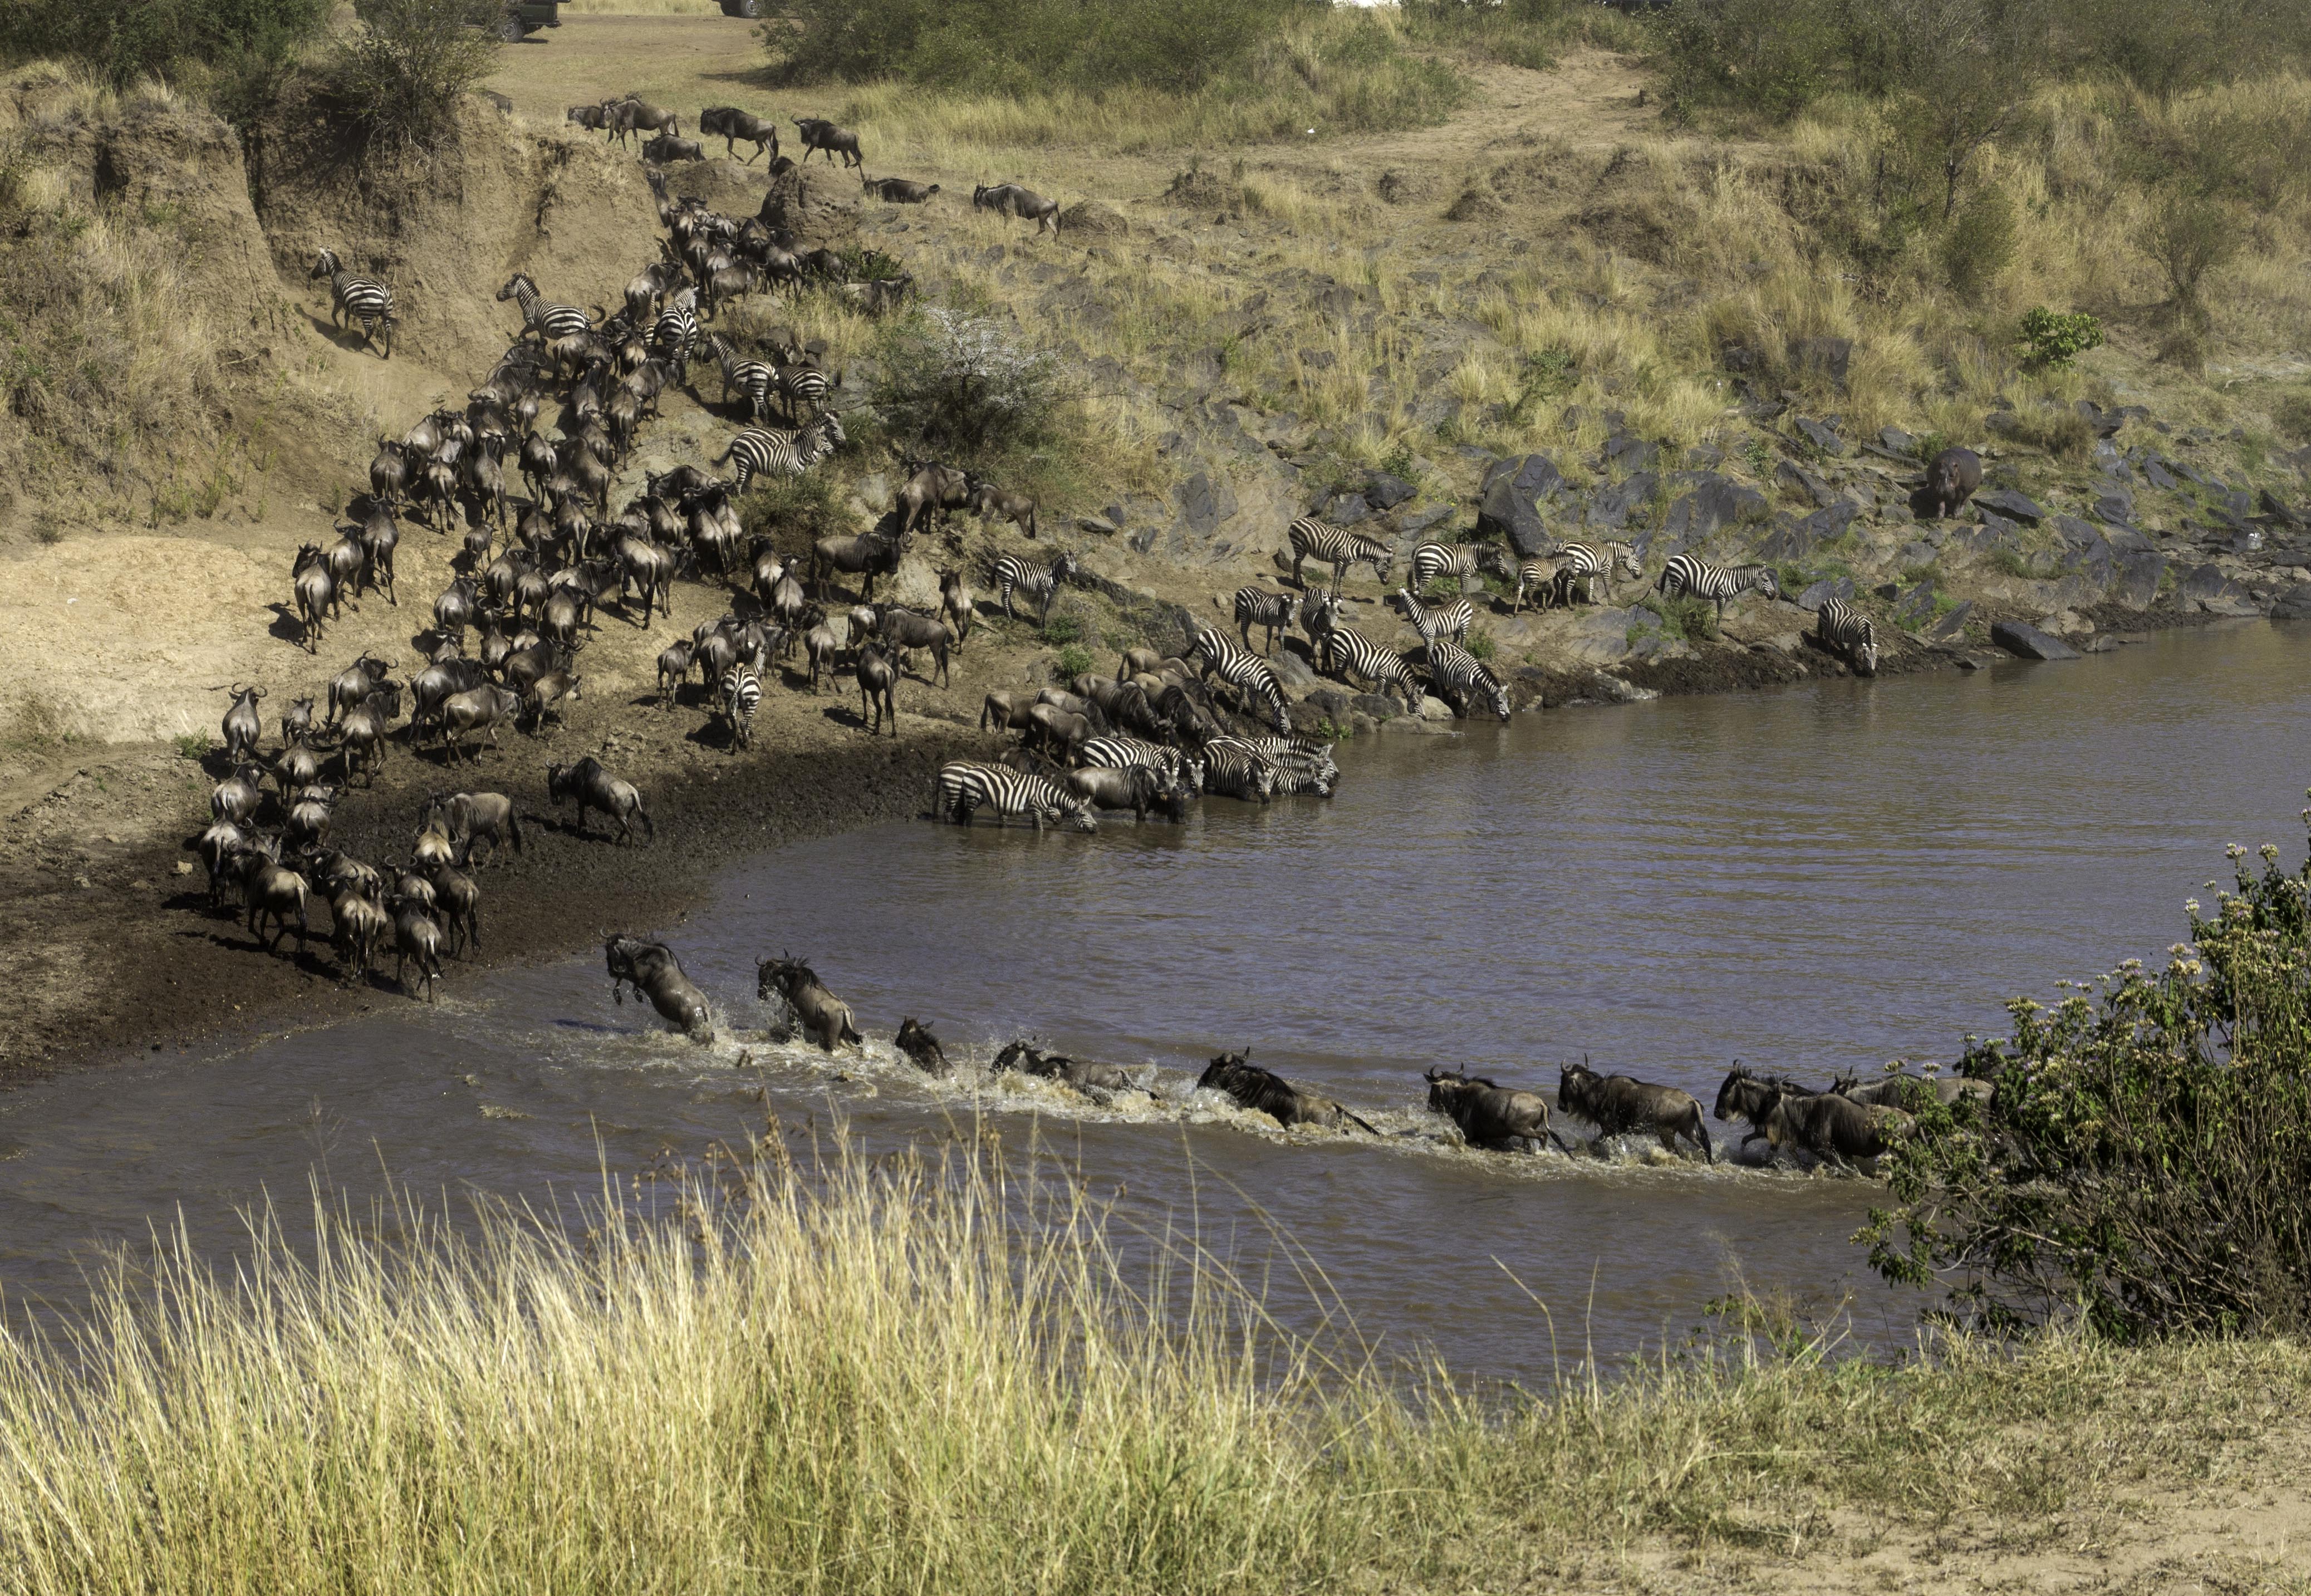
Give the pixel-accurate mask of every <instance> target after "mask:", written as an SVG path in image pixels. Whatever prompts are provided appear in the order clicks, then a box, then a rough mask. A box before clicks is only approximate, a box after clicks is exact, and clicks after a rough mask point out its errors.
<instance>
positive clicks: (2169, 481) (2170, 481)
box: [2142, 458, 2178, 493]
mask: <svg viewBox="0 0 2311 1596" xmlns="http://www.w3.org/2000/svg"><path fill="white" fill-rule="evenodd" d="M2142 479H2143V480H2144V481H2145V482H2147V483H2149V484H2150V485H2151V486H2152V487H2154V488H2158V489H2161V490H2162V491H2164V492H2167V493H2173V492H2174V491H2175V489H2176V486H2177V485H2178V484H2176V481H2175V476H2174V474H2173V473H2172V472H2170V471H2168V470H2167V466H2166V463H2165V462H2164V461H2162V460H2159V459H2158V458H2153V459H2152V460H2151V461H2150V464H2148V465H2146V466H2145V467H2142Z"/></svg>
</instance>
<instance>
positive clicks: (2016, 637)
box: [1990, 621, 2079, 659]
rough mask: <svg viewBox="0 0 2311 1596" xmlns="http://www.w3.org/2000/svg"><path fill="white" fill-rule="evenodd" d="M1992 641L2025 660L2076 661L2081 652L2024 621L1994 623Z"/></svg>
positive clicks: (1991, 630) (1991, 625)
mask: <svg viewBox="0 0 2311 1596" xmlns="http://www.w3.org/2000/svg"><path fill="white" fill-rule="evenodd" d="M1990 641H1992V642H1994V643H1996V644H1997V645H1998V646H1999V647H2000V648H2001V649H2003V650H2006V651H2007V652H2008V653H2010V654H2017V655H2019V656H2020V657H2021V658H2025V659H2076V658H2078V657H2079V651H2078V650H2076V649H2074V648H2072V647H2071V645H2070V644H2068V643H2066V642H2064V641H2062V639H2061V638H2059V637H2049V636H2047V635H2046V634H2045V632H2041V631H2039V630H2038V629H2037V628H2036V626H2033V625H2030V624H2028V623H2027V622H2023V621H1993V622H1992V623H1991V624H1990Z"/></svg>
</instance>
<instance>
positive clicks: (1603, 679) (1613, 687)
mask: <svg viewBox="0 0 2311 1596" xmlns="http://www.w3.org/2000/svg"><path fill="white" fill-rule="evenodd" d="M1589 691H1590V692H1591V693H1594V694H1595V695H1596V696H1597V697H1599V698H1600V699H1602V700H1604V701H1605V702H1607V703H1651V702H1653V700H1654V699H1656V698H1659V697H1660V696H1661V694H1660V693H1656V692H1654V691H1653V689H1652V688H1650V687H1640V686H1638V685H1636V684H1635V682H1628V681H1624V680H1622V679H1621V678H1620V677H1619V676H1614V675H1613V674H1612V673H1611V672H1609V671H1602V670H1600V671H1599V672H1598V673H1597V674H1596V675H1595V676H1593V677H1592V678H1591V679H1590V682H1589Z"/></svg>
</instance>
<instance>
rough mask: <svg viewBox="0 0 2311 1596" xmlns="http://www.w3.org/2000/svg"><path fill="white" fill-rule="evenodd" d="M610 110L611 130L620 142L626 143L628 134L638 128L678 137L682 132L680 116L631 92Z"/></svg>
mask: <svg viewBox="0 0 2311 1596" xmlns="http://www.w3.org/2000/svg"><path fill="white" fill-rule="evenodd" d="M609 112H610V131H611V132H612V133H614V134H615V135H616V136H617V140H618V142H619V143H620V144H624V143H625V142H626V135H628V134H630V133H632V132H633V131H634V130H635V129H637V128H640V129H642V130H644V131H646V132H650V133H671V134H674V135H676V136H677V137H678V136H680V135H681V133H682V118H681V117H680V116H678V115H677V114H676V113H675V112H673V111H670V110H666V109H662V108H660V107H658V106H655V105H652V104H650V102H649V101H648V100H637V99H635V98H634V97H633V96H632V95H631V94H629V95H628V96H627V97H626V98H625V99H624V100H620V101H619V102H618V103H616V104H615V105H613V106H611V107H610V108H609Z"/></svg>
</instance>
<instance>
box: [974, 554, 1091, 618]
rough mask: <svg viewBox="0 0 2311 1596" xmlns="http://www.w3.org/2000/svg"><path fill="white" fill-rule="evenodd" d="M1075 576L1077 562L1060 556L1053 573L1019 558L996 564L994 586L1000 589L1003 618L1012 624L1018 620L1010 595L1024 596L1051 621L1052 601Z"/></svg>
mask: <svg viewBox="0 0 2311 1596" xmlns="http://www.w3.org/2000/svg"><path fill="white" fill-rule="evenodd" d="M1075 572H1076V562H1075V556H1074V555H1072V554H1061V555H1060V557H1059V558H1058V559H1056V560H1054V561H1052V562H1051V569H1049V570H1048V571H1047V570H1044V569H1042V568H1041V567H1039V566H1035V565H1031V564H1029V563H1027V562H1026V561H1025V560H1023V559H1021V558H1020V557H1019V556H1018V555H1016V554H1006V555H1004V556H1003V557H1002V558H1001V559H999V560H998V561H996V562H995V571H994V577H995V585H996V587H997V589H999V596H1000V602H1001V604H1002V606H1003V614H1004V615H1005V616H1006V617H1007V618H1009V619H1011V620H1016V619H1018V617H1017V616H1016V615H1014V614H1013V613H1012V609H1011V595H1012V594H1013V593H1015V592H1017V593H1024V594H1025V595H1026V596H1027V597H1030V598H1032V599H1033V600H1035V602H1036V603H1037V604H1039V605H1040V606H1042V618H1043V619H1045V620H1049V619H1050V618H1051V599H1052V597H1053V596H1054V595H1056V594H1057V593H1058V592H1059V590H1060V583H1061V582H1063V581H1065V580H1068V578H1069V577H1071V576H1073V575H1074V574H1075Z"/></svg>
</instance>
